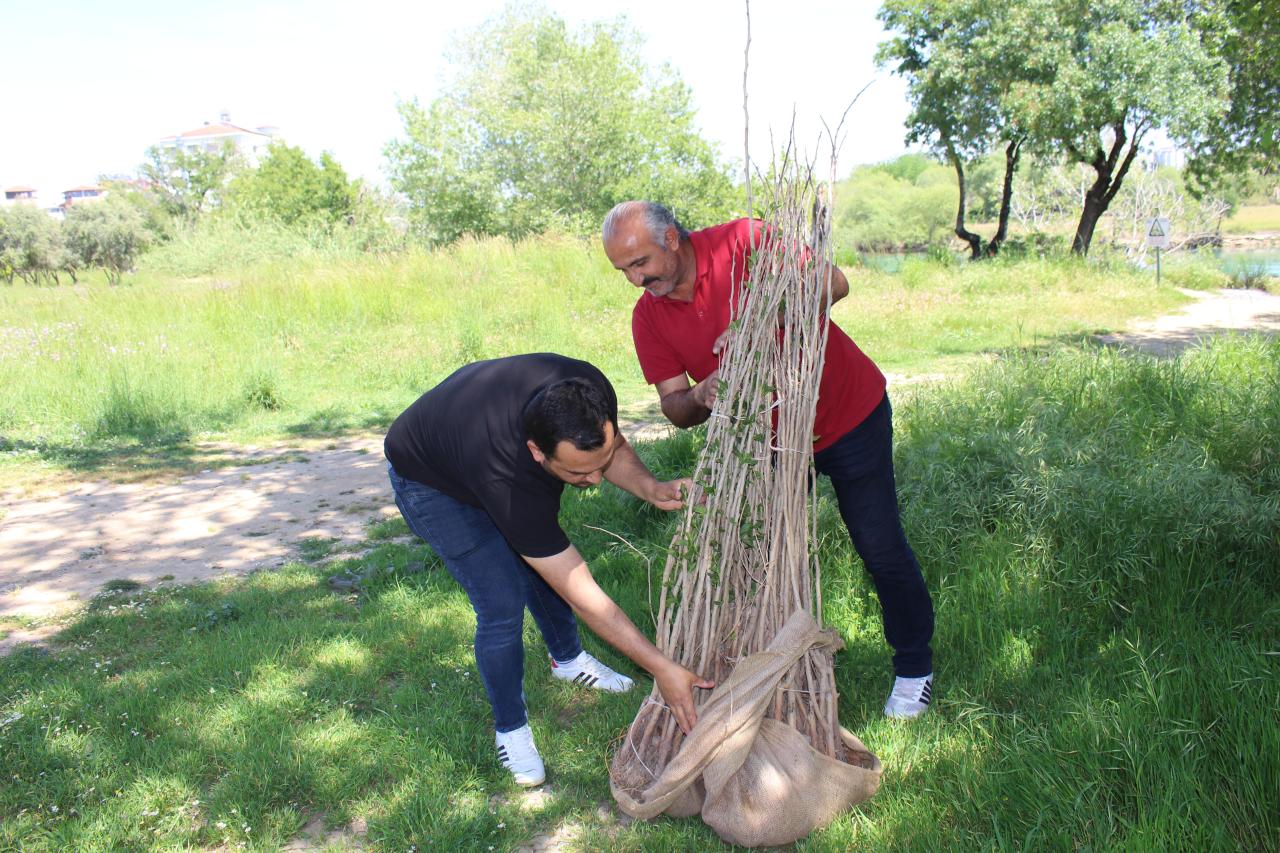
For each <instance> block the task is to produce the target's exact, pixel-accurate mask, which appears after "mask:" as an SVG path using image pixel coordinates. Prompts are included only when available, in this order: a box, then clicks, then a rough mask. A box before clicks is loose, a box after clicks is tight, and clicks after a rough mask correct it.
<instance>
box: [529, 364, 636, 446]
mask: <svg viewBox="0 0 1280 853" xmlns="http://www.w3.org/2000/svg"><path fill="white" fill-rule="evenodd" d="M612 409H613V407H612V406H611V405H610V403H609V396H608V395H607V394H606V393H605V392H604V389H602V388H600V387H599V386H598V385H596V384H595V383H594V382H591V381H589V380H587V379H583V378H581V377H573V378H571V379H561V380H560V381H559V382H553V383H552V384H550V385H547V386H545V387H543V388H541V389H539V390H538V393H536V394H534V395H533V397H531V398H530V399H529V402H528V403H526V404H525V407H524V431H525V433H527V434H528V436H529V438H531V439H533V443H534V444H536V445H537V446H538V449H539V450H541V451H542V452H543V454H544V455H546V456H548V457H550V458H555V455H556V447H557V446H558V445H559V444H560V442H562V441H567V442H569V443H571V444H572V445H573V446H574V447H576V448H578V449H579V450H595V449H597V448H600V447H603V446H604V423H605V421H609V422H610V423H612V424H613V429H614V432H615V433H616V432H617V430H618V424H617V421H616V420H615V416H614V413H613V410H612Z"/></svg>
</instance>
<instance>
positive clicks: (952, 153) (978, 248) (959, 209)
mask: <svg viewBox="0 0 1280 853" xmlns="http://www.w3.org/2000/svg"><path fill="white" fill-rule="evenodd" d="M947 155H948V156H949V157H950V158H951V165H953V166H955V168H956V183H957V184H959V185H960V202H959V203H958V204H957V205H956V236H957V237H959V238H960V239H961V240H964V241H965V242H966V243H968V244H969V257H970V259H971V260H975V261H976V260H977V259H978V258H980V257H982V237H980V236H978V235H977V234H974V233H973V232H972V231H970V230H969V229H967V228H965V227H964V204H965V183H964V162H963V161H962V160H961V159H960V155H959V154H957V153H956V149H955V146H954V145H951V144H950V143H948V144H947Z"/></svg>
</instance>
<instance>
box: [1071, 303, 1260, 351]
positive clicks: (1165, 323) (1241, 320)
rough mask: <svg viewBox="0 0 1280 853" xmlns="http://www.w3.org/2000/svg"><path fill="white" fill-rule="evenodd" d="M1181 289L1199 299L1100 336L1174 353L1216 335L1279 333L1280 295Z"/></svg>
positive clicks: (1117, 342) (1112, 341) (1103, 339)
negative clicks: (1121, 330) (1172, 311)
mask: <svg viewBox="0 0 1280 853" xmlns="http://www.w3.org/2000/svg"><path fill="white" fill-rule="evenodd" d="M1181 292H1182V293H1183V294H1185V295H1187V296H1190V297H1191V298H1192V299H1195V300H1196V301H1195V302H1193V303H1192V304H1190V305H1188V306H1187V307H1186V308H1185V309H1184V310H1182V311H1180V312H1178V313H1176V314H1167V315H1165V316H1164V317H1158V318H1156V319H1155V320H1147V321H1144V322H1140V323H1135V324H1134V325H1133V327H1132V328H1131V329H1129V330H1128V331H1126V332H1117V333H1115V334H1110V335H1099V336H1098V338H1097V339H1098V340H1099V341H1101V342H1102V343H1104V344H1110V345H1113V346H1121V347H1131V348H1133V349H1139V350H1143V351H1145V352H1149V353H1152V354H1154V355H1158V356H1172V355H1177V354H1178V353H1180V352H1182V351H1183V350H1185V349H1187V348H1189V347H1192V346H1195V345H1196V344H1197V343H1200V342H1201V341H1203V340H1205V339H1207V338H1211V337H1214V336H1217V335H1223V334H1231V333H1244V332H1256V333H1260V334H1269V335H1274V334H1277V333H1280V296H1276V295H1274V294H1271V293H1266V292H1264V291H1261V290H1216V291H1209V292H1205V291H1200V290H1182V291H1181Z"/></svg>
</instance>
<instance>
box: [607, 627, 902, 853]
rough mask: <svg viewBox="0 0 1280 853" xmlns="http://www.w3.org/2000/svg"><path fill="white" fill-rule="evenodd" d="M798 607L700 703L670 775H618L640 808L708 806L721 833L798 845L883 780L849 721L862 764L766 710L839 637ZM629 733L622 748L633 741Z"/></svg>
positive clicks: (681, 811)
mask: <svg viewBox="0 0 1280 853" xmlns="http://www.w3.org/2000/svg"><path fill="white" fill-rule="evenodd" d="M839 642H840V641H839V638H838V637H837V636H836V635H835V633H834V632H833V631H823V630H821V629H819V628H818V626H817V623H815V622H814V621H813V617H812V616H810V615H809V614H808V613H806V612H805V611H803V610H797V611H796V612H795V613H793V614H792V615H791V617H790V618H789V619H788V620H787V622H786V624H785V625H784V626H783V627H782V630H781V631H779V632H778V634H777V635H776V636H775V637H774V638H773V641H772V642H771V643H770V644H769V646H768V648H767V649H766V650H765V651H763V652H760V653H758V654H754V655H750V656H749V657H746V658H744V659H743V660H741V661H740V662H739V663H738V665H737V666H736V667H734V670H733V673H732V674H731V675H730V676H729V678H727V679H726V680H725V681H724V682H723V683H722V684H720V685H719V686H718V687H716V689H715V690H714V691H713V692H712V694H711V697H710V698H709V699H708V700H707V701H706V703H705V704H703V706H702V707H701V708H700V709H699V711H698V724H697V725H696V726H694V729H693V731H692V732H690V733H689V735H688V737H686V738H685V740H684V743H683V745H682V746H681V748H680V752H679V753H678V754H677V755H676V756H675V757H674V758H673V759H672V760H671V762H670V763H669V764H667V766H666V768H665V769H664V770H663V772H662V775H661V776H659V777H658V779H657V780H655V781H654V783H653V784H652V785H650V786H649V787H648V788H646V789H645V790H644V791H642V792H640V793H639V795H637V796H632V794H630V793H628V792H627V791H625V790H623V789H621V788H620V787H619V786H618V785H617V784H616V783H614V782H613V780H610V786H611V788H612V789H613V796H614V799H615V800H617V802H618V806H619V808H621V809H622V810H623V811H624V812H626V813H627V814H629V815H631V816H632V817H636V818H641V819H649V818H653V817H657V816H658V815H660V814H663V813H664V812H665V813H666V814H669V815H672V816H673V817H683V816H688V815H692V814H696V813H698V812H701V813H702V819H703V820H704V821H705V822H706V823H707V824H708V825H709V826H710V827H711V828H713V829H714V830H715V831H716V832H717V833H718V834H719V835H720V837H721V838H723V839H724V840H725V841H728V842H730V843H732V844H740V845H744V846H747V847H758V846H769V845H777V844H789V843H791V842H793V841H796V840H797V839H800V838H803V837H804V836H805V835H807V834H809V832H811V831H812V830H814V829H815V828H817V827H819V826H823V825H824V824H826V823H827V822H829V821H830V820H831V819H832V818H834V817H835V816H836V815H838V814H839V813H840V812H842V811H844V810H845V809H847V808H849V807H850V806H852V805H854V804H856V803H860V802H862V801H864V800H866V799H868V798H869V797H871V795H872V794H874V793H875V792H876V789H877V788H878V787H880V772H881V768H880V761H879V759H877V758H876V757H875V756H874V755H872V754H871V752H870V751H868V750H867V748H866V747H865V746H863V744H862V742H861V741H859V740H858V739H857V738H856V737H854V736H853V735H852V734H850V733H849V732H848V731H845V730H844V729H841V737H842V738H843V739H844V743H845V747H846V750H847V754H848V755H849V757H850V761H851V762H853V763H844V762H841V761H836V760H835V759H832V758H828V757H827V756H825V755H822V754H821V753H819V752H817V751H815V750H814V749H813V747H812V746H811V745H810V744H809V740H808V738H806V737H805V736H804V735H802V734H800V733H799V732H797V731H796V730H795V729H793V728H791V727H790V726H788V725H786V724H785V723H782V722H779V721H777V720H772V719H769V720H766V719H765V718H764V715H765V711H766V709H767V707H768V705H769V703H770V702H771V701H772V699H773V696H774V691H775V689H776V688H777V686H778V683H779V681H781V679H782V678H783V676H784V675H785V674H786V672H787V670H788V669H789V668H790V667H791V665H792V664H794V663H795V662H796V661H797V660H799V659H800V657H801V656H802V655H804V654H805V653H806V652H807V651H809V649H811V648H813V647H821V646H831V647H834V646H836V645H838V644H839ZM627 748H628V744H627V742H626V741H624V742H623V744H622V746H621V747H620V749H627Z"/></svg>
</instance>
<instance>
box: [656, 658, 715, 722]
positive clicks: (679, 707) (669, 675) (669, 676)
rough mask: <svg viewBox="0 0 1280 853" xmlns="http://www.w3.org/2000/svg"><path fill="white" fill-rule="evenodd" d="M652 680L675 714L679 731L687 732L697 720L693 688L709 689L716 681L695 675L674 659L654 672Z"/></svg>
mask: <svg viewBox="0 0 1280 853" xmlns="http://www.w3.org/2000/svg"><path fill="white" fill-rule="evenodd" d="M653 680H654V682H656V683H657V685H658V690H659V692H661V693H662V698H663V699H665V700H666V701H667V705H668V706H669V707H670V708H671V712H672V713H673V714H675V715H676V722H677V723H679V724H680V731H682V732H684V733H685V734H688V733H689V732H690V731H692V730H693V727H694V725H696V724H697V722H698V712H697V711H696V710H694V707H693V688H695V687H698V688H701V689H703V690H710V689H711V688H712V687H715V686H716V683H715V682H714V681H708V680H707V679H705V678H703V677H701V676H699V675H695V674H694V673H692V672H690V671H689V670H687V669H685V668H684V667H682V666H681V665H680V664H678V663H676V662H675V661H668V666H666V667H664V668H663V669H662V671H660V672H655V673H654V674H653Z"/></svg>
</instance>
